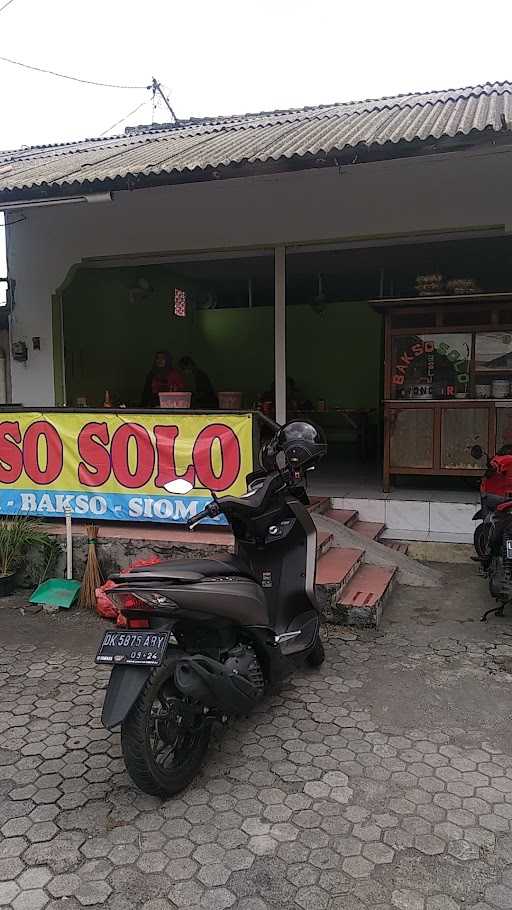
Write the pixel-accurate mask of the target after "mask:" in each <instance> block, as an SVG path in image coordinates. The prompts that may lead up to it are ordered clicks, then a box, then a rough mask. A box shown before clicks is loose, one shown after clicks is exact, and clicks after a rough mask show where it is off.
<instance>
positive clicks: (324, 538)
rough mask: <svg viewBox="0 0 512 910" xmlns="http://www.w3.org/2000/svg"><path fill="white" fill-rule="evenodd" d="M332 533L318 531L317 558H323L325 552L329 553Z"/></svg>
mask: <svg viewBox="0 0 512 910" xmlns="http://www.w3.org/2000/svg"><path fill="white" fill-rule="evenodd" d="M332 539H333V538H332V534H329V532H328V531H317V535H316V558H317V559H321V557H322V556H323V555H324V553H327V552H328V550H330V548H331V546H332Z"/></svg>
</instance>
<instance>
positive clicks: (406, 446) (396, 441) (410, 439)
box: [389, 408, 434, 469]
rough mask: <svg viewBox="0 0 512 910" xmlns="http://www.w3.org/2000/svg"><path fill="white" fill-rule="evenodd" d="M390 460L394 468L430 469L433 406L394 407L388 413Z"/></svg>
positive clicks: (432, 452)
mask: <svg viewBox="0 0 512 910" xmlns="http://www.w3.org/2000/svg"><path fill="white" fill-rule="evenodd" d="M389 430H390V463H391V469H393V468H433V466H434V410H433V408H404V409H403V411H401V410H399V409H398V408H397V409H396V410H395V408H393V409H392V410H391V411H390V413H389Z"/></svg>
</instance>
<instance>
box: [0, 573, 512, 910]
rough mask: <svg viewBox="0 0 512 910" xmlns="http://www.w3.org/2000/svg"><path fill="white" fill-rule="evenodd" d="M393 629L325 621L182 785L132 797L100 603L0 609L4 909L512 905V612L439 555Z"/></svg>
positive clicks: (391, 613)
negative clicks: (501, 615) (318, 658)
mask: <svg viewBox="0 0 512 910" xmlns="http://www.w3.org/2000/svg"><path fill="white" fill-rule="evenodd" d="M443 568H444V570H445V572H446V584H445V585H444V586H443V587H442V588H441V589H439V590H437V591H432V590H422V589H412V588H402V589H400V590H399V592H398V593H397V594H396V595H395V598H394V601H393V603H392V604H391V605H390V606H389V608H388V612H387V615H386V617H385V620H384V623H383V626H382V628H381V630H380V631H379V632H366V633H358V634H357V637H356V638H355V640H348V641H347V640H344V638H342V637H339V634H338V633H336V632H332V631H331V632H330V633H329V635H328V640H327V641H326V651H327V661H326V663H325V665H324V666H323V667H322V669H321V670H320V671H308V672H302V673H300V674H297V675H296V676H295V678H293V679H292V680H291V681H290V682H289V683H288V684H286V685H285V686H284V687H283V688H282V689H281V690H280V691H278V692H276V693H274V694H273V695H272V696H271V697H270V698H268V700H267V701H266V702H265V703H264V704H263V705H262V706H261V708H260V710H259V711H258V712H257V713H255V714H253V715H252V716H251V717H250V718H249V719H244V720H241V721H239V722H237V723H236V724H233V725H232V727H231V728H230V729H229V730H228V731H227V732H223V733H222V735H219V736H217V737H216V738H215V740H214V742H213V744H212V748H211V751H210V756H209V762H208V763H207V764H206V765H205V768H204V771H203V773H202V774H201V776H200V777H199V778H198V779H197V780H196V782H195V783H194V784H193V786H191V787H190V788H189V789H188V790H187V791H186V792H185V793H183V794H182V796H181V797H180V798H175V799H171V800H169V801H167V802H162V801H161V800H158V799H154V798H151V797H148V796H145V795H144V794H142V793H140V792H138V791H137V790H136V789H135V788H134V787H133V786H132V785H131V783H130V781H129V779H128V777H127V775H126V773H125V771H124V767H123V762H122V759H121V757H120V748H119V738H118V736H117V735H116V734H110V733H108V732H107V731H105V730H103V728H102V727H101V724H100V707H101V703H102V698H103V688H104V685H105V683H106V678H107V674H106V673H105V672H104V671H103V670H102V669H98V668H95V666H94V665H93V662H92V658H93V654H94V650H95V646H96V643H97V640H98V639H99V636H100V634H101V631H102V624H101V623H100V622H99V621H98V620H96V619H95V618H93V617H81V616H78V615H76V614H75V615H74V616H73V615H70V614H66V615H63V616H59V617H57V618H54V617H47V616H41V615H38V616H28V615H23V614H22V613H20V610H19V603H20V601H19V599H18V600H16V599H15V600H10V601H4V602H3V604H2V606H1V607H0V641H1V643H2V648H1V650H0V907H11V908H13V910H42V908H46V910H82V908H84V907H89V908H109V910H175V908H187V910H199V908H201V910H223V908H227V907H233V908H236V910H266V908H272V910H276V908H282V910H291V908H302V910H338V908H340V910H341V908H343V910H365V908H372V910H390V908H395V910H461V908H470V910H506V908H512V828H511V824H512V730H511V727H512V721H511V716H512V617H510V618H509V619H507V618H505V619H503V620H498V619H493V620H491V621H490V622H489V623H488V624H486V625H484V624H481V623H480V622H479V621H478V620H479V616H480V613H481V612H482V609H483V608H484V605H488V595H487V593H486V588H485V582H484V581H483V580H482V579H479V578H478V577H477V575H476V570H475V569H474V568H473V567H472V566H448V567H446V566H445V567H443Z"/></svg>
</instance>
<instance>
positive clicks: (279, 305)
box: [274, 246, 286, 424]
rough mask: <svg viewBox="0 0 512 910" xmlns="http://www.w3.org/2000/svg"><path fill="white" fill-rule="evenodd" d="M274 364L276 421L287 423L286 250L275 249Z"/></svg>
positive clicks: (281, 247) (282, 248)
mask: <svg viewBox="0 0 512 910" xmlns="http://www.w3.org/2000/svg"><path fill="white" fill-rule="evenodd" d="M274 282H275V285H274V363H275V367H274V369H275V392H276V400H275V406H276V421H277V423H281V424H282V423H286V248H285V247H284V246H276V247H275V249H274Z"/></svg>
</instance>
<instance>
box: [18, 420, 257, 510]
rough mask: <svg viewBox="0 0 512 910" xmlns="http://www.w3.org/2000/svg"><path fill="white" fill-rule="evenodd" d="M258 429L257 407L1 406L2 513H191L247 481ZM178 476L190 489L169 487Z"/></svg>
mask: <svg viewBox="0 0 512 910" xmlns="http://www.w3.org/2000/svg"><path fill="white" fill-rule="evenodd" d="M252 438H253V434H252V415H251V414H214V415H212V414H203V415H201V414H183V413H180V414H176V415H173V414H170V413H169V412H159V411H154V412H152V413H151V414H147V413H146V414H142V413H141V414H134V413H131V412H130V413H129V412H123V411H113V412H110V411H100V412H97V413H90V412H80V411H76V412H69V411H66V412H60V413H39V412H16V413H7V412H4V413H0V513H2V514H15V513H18V512H25V513H32V514H37V515H41V516H44V515H45V516H48V517H50V516H52V515H54V516H60V515H63V514H64V513H65V511H66V510H67V509H68V508H69V509H71V511H72V512H73V514H75V515H76V517H79V518H87V519H94V520H97V519H98V518H103V519H118V520H121V521H127V520H138V521H185V520H186V519H187V518H189V517H191V516H192V515H194V514H195V512H196V511H199V510H200V509H202V508H204V505H205V504H206V502H207V501H209V500H210V499H211V496H210V492H209V491H210V490H212V491H214V492H215V493H217V494H218V495H219V496H222V495H226V494H232V495H235V496H239V495H240V494H241V493H244V492H245V491H246V483H245V478H246V475H247V474H249V473H250V472H251V471H252V466H253V452H252ZM177 477H183V478H184V479H186V480H188V481H190V482H191V483H192V484H193V486H194V488H193V490H192V491H191V492H190V494H187V495H186V496H170V495H169V494H168V493H166V491H165V489H164V485H165V484H166V483H168V482H169V481H172V480H175V479H176V478H177Z"/></svg>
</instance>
